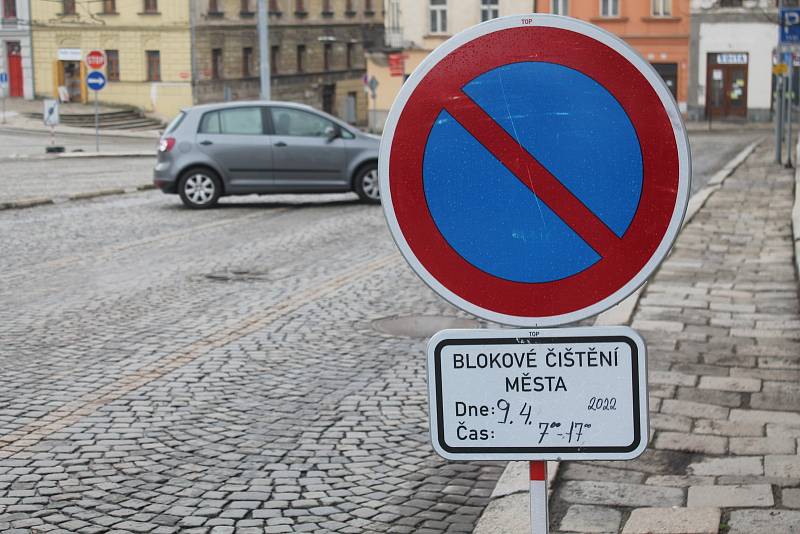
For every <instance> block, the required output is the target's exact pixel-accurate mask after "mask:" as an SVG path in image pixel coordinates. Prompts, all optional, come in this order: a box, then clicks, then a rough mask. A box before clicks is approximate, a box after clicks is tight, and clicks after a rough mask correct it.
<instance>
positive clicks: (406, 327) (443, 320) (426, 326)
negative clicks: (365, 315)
mask: <svg viewBox="0 0 800 534" xmlns="http://www.w3.org/2000/svg"><path fill="white" fill-rule="evenodd" d="M372 327H373V328H375V330H377V331H378V332H383V333H384V334H390V335H392V336H403V337H417V338H429V337H431V336H432V335H433V334H435V333H436V332H438V331H439V330H445V329H447V328H480V323H479V322H478V321H476V320H474V319H466V318H463V317H448V316H442V315H406V316H399V317H398V316H395V317H386V318H383V319H376V320H374V321H372Z"/></svg>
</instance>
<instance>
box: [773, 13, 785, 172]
mask: <svg viewBox="0 0 800 534" xmlns="http://www.w3.org/2000/svg"><path fill="white" fill-rule="evenodd" d="M782 40H783V0H778V46H777V50H776V52H777V56H778V63H777V64H779V65H780V64H781V63H783V47H782V46H781V41H782ZM776 85H777V87H776V89H777V93H778V94H777V96H776V98H775V108H776V109H775V113H776V115H777V119H778V120H776V121H775V163H779V164H780V163H782V162H783V147H782V142H783V74H779V75H778V79H777V84H776Z"/></svg>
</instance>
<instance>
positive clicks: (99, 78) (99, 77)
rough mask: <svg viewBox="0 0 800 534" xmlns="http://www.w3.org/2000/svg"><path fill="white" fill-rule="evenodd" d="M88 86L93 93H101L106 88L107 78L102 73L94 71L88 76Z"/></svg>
mask: <svg viewBox="0 0 800 534" xmlns="http://www.w3.org/2000/svg"><path fill="white" fill-rule="evenodd" d="M86 85H87V86H88V87H89V89H91V90H92V91H99V90H100V89H102V88H103V87H105V86H106V77H105V76H104V75H103V73H102V72H100V71H96V70H95V71H92V72H90V73H89V75H88V76H86Z"/></svg>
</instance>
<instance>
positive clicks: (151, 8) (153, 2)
mask: <svg viewBox="0 0 800 534" xmlns="http://www.w3.org/2000/svg"><path fill="white" fill-rule="evenodd" d="M144 12H145V13H158V0H144Z"/></svg>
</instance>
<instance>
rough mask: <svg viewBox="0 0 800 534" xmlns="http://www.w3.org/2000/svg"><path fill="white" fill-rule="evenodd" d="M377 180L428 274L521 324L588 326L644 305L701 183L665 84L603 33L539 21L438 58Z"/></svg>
mask: <svg viewBox="0 0 800 534" xmlns="http://www.w3.org/2000/svg"><path fill="white" fill-rule="evenodd" d="M379 172H380V179H381V196H382V198H383V205H384V210H385V212H386V217H387V221H388V223H389V227H390V229H391V231H392V235H393V237H394V239H395V241H396V242H397V245H398V247H399V248H400V250H401V252H402V253H403V255H404V256H405V258H406V260H407V261H408V262H409V264H410V265H411V266H412V268H413V269H414V270H415V271H416V272H417V274H419V275H420V276H421V277H422V279H423V280H424V281H425V282H426V283H428V284H429V285H430V286H431V288H433V289H434V290H435V291H437V292H438V293H439V294H440V295H441V296H443V297H444V298H446V299H447V300H449V301H450V302H452V303H453V304H455V305H457V306H459V307H461V308H462V309H464V310H466V311H469V312H471V313H474V314H475V315H478V316H480V317H484V318H486V319H489V320H493V321H497V322H500V323H506V324H512V325H519V326H548V325H555V324H562V323H567V322H573V321H577V320H580V319H583V318H585V317H588V316H590V315H594V314H596V313H600V312H602V311H603V310H605V309H607V308H609V307H611V306H613V305H614V304H616V303H617V302H619V301H620V300H622V299H623V298H625V297H626V296H627V295H629V294H630V293H631V292H633V291H634V290H635V289H636V288H637V287H638V286H639V285H641V284H642V283H643V282H644V281H645V280H646V279H647V277H648V276H649V275H650V274H651V273H652V272H653V270H654V269H655V268H656V267H657V266H658V264H659V263H660V262H661V260H662V259H663V258H664V256H665V255H666V253H667V252H668V250H669V248H670V247H671V245H672V242H673V241H674V239H675V236H676V235H677V232H678V230H679V229H680V225H681V221H682V219H683V214H684V212H685V209H686V202H687V200H688V192H689V180H690V165H689V152H688V142H687V139H686V132H685V129H684V127H683V123H682V119H681V114H680V111H679V110H678V108H677V105H676V104H675V101H674V100H673V98H672V95H671V94H670V92H669V89H668V88H667V87H666V85H665V84H664V82H663V81H662V80H661V78H660V77H659V75H658V74H657V73H656V72H655V70H653V68H652V67H651V66H650V65H649V64H648V63H647V62H645V61H644V60H643V59H642V58H641V57H640V56H639V55H638V54H637V53H636V52H635V51H633V50H632V49H631V48H629V47H628V45H626V44H625V43H624V42H622V41H621V40H619V39H618V38H616V37H615V36H613V35H611V34H609V33H607V32H605V31H604V30H601V29H600V28H597V27H596V26H592V25H590V24H587V23H584V22H580V21H577V20H575V19H568V18H564V17H555V16H550V15H536V14H534V15H529V16H524V17H520V16H513V17H505V18H502V19H495V20H492V21H489V22H486V23H483V24H480V25H478V26H475V27H473V28H470V29H468V30H466V31H464V32H462V33H460V34H458V35H456V36H455V37H453V38H452V39H450V40H449V41H447V42H446V43H445V44H443V45H442V46H441V47H439V48H437V49H436V50H435V51H434V52H433V53H431V55H430V56H428V58H426V60H425V61H424V62H423V63H422V64H421V65H420V66H419V68H417V70H416V71H414V73H413V74H412V75H411V77H410V78H409V80H408V81H407V82H406V84H405V85H404V86H403V88H402V90H401V92H400V94H399V95H398V97H397V99H396V100H395V103H394V105H393V106H392V110H391V112H390V114H389V117H388V120H387V124H386V128H385V131H384V135H383V142H382V144H381V154H380V163H379Z"/></svg>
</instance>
